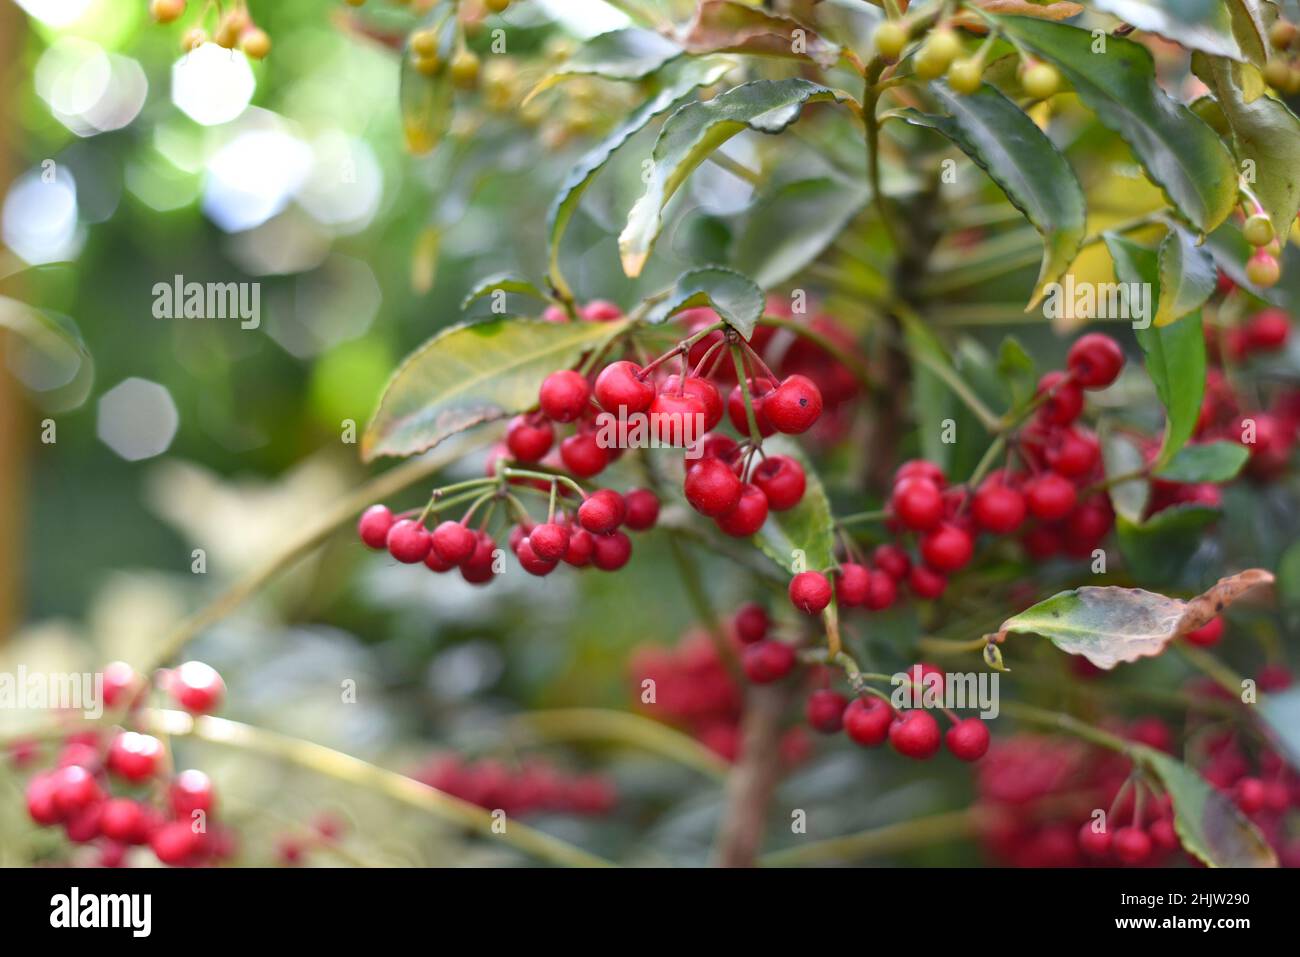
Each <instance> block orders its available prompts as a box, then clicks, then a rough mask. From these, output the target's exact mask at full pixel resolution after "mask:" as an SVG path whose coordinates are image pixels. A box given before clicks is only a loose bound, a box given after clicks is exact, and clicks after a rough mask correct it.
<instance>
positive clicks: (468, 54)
mask: <svg viewBox="0 0 1300 957" xmlns="http://www.w3.org/2000/svg"><path fill="white" fill-rule="evenodd" d="M450 70H451V82H452V83H454V84H455V85H456V86H458V87H460V88H461V89H462V90H472V89H473V88H474V87H475V86H476V85H478V56H477V55H476V54H475V53H474V51H473V50H458V51H457V52H456V55H455V56H454V57H452V58H451V66H450Z"/></svg>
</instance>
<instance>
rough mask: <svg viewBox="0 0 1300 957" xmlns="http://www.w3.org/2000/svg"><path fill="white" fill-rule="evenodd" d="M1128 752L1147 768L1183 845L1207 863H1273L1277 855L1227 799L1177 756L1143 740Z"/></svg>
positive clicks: (1221, 865)
mask: <svg viewBox="0 0 1300 957" xmlns="http://www.w3.org/2000/svg"><path fill="white" fill-rule="evenodd" d="M1130 753H1131V754H1132V755H1133V757H1134V758H1135V759H1136V760H1137V761H1138V762H1139V763H1141V764H1143V765H1145V766H1146V768H1147V769H1148V770H1149V771H1151V773H1153V774H1154V775H1155V776H1156V777H1157V778H1159V779H1160V783H1161V784H1162V785H1163V786H1164V789H1165V791H1167V792H1168V794H1169V797H1170V798H1171V799H1172V801H1173V806H1174V831H1175V832H1176V833H1177V834H1178V839H1179V840H1180V841H1181V842H1182V845H1183V847H1184V848H1185V849H1186V850H1187V851H1188V852H1189V853H1191V854H1193V855H1195V856H1196V857H1197V858H1199V859H1200V860H1201V861H1203V862H1204V863H1206V864H1208V865H1209V866H1210V867H1277V855H1276V854H1274V853H1273V849H1272V848H1271V847H1269V845H1268V842H1267V841H1265V840H1264V838H1263V836H1262V835H1261V834H1260V833H1259V830H1258V829H1257V828H1256V827H1255V825H1254V824H1252V823H1251V822H1250V821H1249V820H1247V818H1246V817H1245V815H1243V814H1242V813H1241V811H1239V810H1238V809H1237V805H1236V804H1234V803H1233V801H1232V799H1231V798H1230V797H1229V796H1227V795H1225V794H1221V793H1219V792H1218V791H1216V790H1215V789H1214V788H1212V787H1210V784H1209V782H1208V781H1206V780H1205V779H1204V778H1203V777H1201V776H1200V775H1199V774H1197V773H1196V772H1195V771H1193V770H1192V769H1191V768H1189V767H1188V766H1187V765H1185V764H1183V762H1181V761H1178V760H1175V759H1174V758H1171V757H1170V756H1169V755H1167V754H1165V753H1164V752H1163V751H1157V750H1155V749H1154V748H1149V747H1146V746H1145V745H1140V744H1135V745H1132V746H1131V750H1130Z"/></svg>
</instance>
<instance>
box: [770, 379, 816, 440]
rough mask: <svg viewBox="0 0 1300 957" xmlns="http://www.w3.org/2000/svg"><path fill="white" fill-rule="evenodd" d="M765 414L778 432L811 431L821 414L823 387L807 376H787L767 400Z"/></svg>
mask: <svg viewBox="0 0 1300 957" xmlns="http://www.w3.org/2000/svg"><path fill="white" fill-rule="evenodd" d="M763 414H764V415H765V416H766V417H767V421H768V422H770V423H772V426H773V428H775V429H776V430H777V431H778V432H784V433H786V434H787V435H795V434H798V433H800V432H807V431H808V430H809V429H810V428H812V426H813V424H814V423H815V422H816V421H817V420H818V418H820V417H821V414H822V393H821V390H820V389H818V388H817V384H816V383H815V382H813V380H812V379H810V378H808V377H807V376H804V375H797V374H796V375H792V376H787V377H786V378H785V380H784V381H783V382H782V383H781V384H780V385H779V386H777V387H776V388H775V389H774V390H772V393H771V394H770V395H768V396H766V397H765V398H764V399H763Z"/></svg>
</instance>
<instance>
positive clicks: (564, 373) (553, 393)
mask: <svg viewBox="0 0 1300 957" xmlns="http://www.w3.org/2000/svg"><path fill="white" fill-rule="evenodd" d="M590 397H591V389H590V387H588V385H587V380H586V378H584V377H583V376H582V375H580V374H579V373H577V372H574V371H573V370H572V369H561V370H560V371H558V372H552V373H551V374H550V375H548V376H547V377H546V379H545V380H544V381H543V382H542V387H541V388H540V389H539V390H538V391H537V400H538V402H539V404H540V405H541V407H542V412H543V413H544V414H545V415H546V417H547V418H548V419H554V420H555V421H556V422H572V421H573V420H574V419H577V418H579V417H580V416H581V415H582V413H583V412H585V411H586V410H587V400H588V399H589V398H590Z"/></svg>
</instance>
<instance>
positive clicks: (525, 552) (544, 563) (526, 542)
mask: <svg viewBox="0 0 1300 957" xmlns="http://www.w3.org/2000/svg"><path fill="white" fill-rule="evenodd" d="M515 557H516V558H518V559H519V567H520V568H522V569H523V570H524V571H526V572H528V574H530V575H536V576H538V577H539V578H541V577H543V576H546V575H549V574H550V573H551V572H553V571H555V565H556V562H555V561H554V560H548V559H545V558H542V557H541V556H539V555H538V554H537V552H536V551H535V550H534V549H533V543H532V541H531V540H530V539H529V538H528V537H525V538H523V539H521V540H520V541H519V544H518V545H516V546H515Z"/></svg>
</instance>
